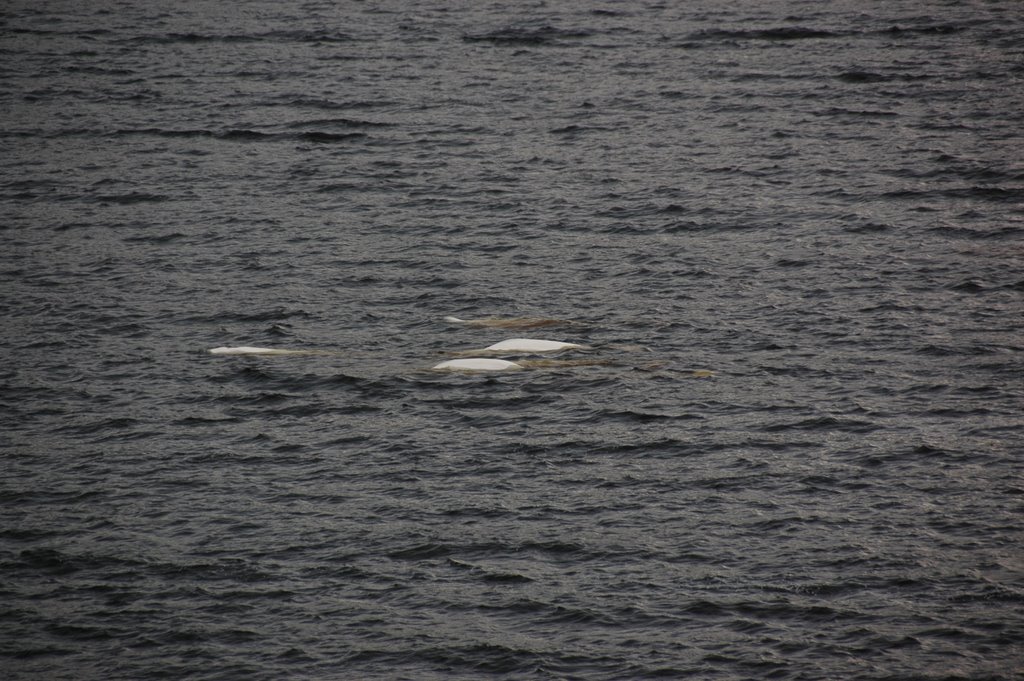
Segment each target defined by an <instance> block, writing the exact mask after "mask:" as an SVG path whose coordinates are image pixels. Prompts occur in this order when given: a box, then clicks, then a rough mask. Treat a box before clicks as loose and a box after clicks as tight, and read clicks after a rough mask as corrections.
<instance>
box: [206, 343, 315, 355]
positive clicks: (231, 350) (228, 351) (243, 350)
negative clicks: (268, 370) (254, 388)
mask: <svg viewBox="0 0 1024 681" xmlns="http://www.w3.org/2000/svg"><path fill="white" fill-rule="evenodd" d="M209 353H210V354H211V355H330V354H334V353H331V352H328V351H326V350H282V349H279V348H259V347H253V346H250V345H238V346H235V347H219V348H210V350H209Z"/></svg>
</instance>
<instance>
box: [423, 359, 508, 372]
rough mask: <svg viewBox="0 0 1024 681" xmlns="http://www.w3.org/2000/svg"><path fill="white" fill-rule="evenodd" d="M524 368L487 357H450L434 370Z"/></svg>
mask: <svg viewBox="0 0 1024 681" xmlns="http://www.w3.org/2000/svg"><path fill="white" fill-rule="evenodd" d="M522 368H523V365H522V364H516V363H515V362H509V361H507V360H504V359H488V358H485V357H473V358H470V359H449V360H447V361H444V362H441V363H440V364H437V365H435V366H434V367H433V369H434V371H516V370H518V369H522Z"/></svg>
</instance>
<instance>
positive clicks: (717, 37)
mask: <svg viewBox="0 0 1024 681" xmlns="http://www.w3.org/2000/svg"><path fill="white" fill-rule="evenodd" d="M841 35H843V34H842V33H836V32H834V31H826V30H823V29H815V28H806V27H803V26H782V27H778V28H763V29H752V30H730V29H724V28H713V29H705V30H702V31H697V32H696V33H691V34H690V36H689V39H690V40H701V41H730V40H809V39H813V38H836V37H839V36H841Z"/></svg>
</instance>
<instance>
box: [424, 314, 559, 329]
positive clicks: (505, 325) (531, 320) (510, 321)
mask: <svg viewBox="0 0 1024 681" xmlns="http://www.w3.org/2000/svg"><path fill="white" fill-rule="evenodd" d="M444 320H445V321H446V322H448V323H449V324H461V325H463V326H472V327H477V328H485V329H539V328H541V327H544V326H558V325H559V324H571V323H572V322H569V321H567V320H565V319H551V318H549V317H506V318H504V319H502V318H498V317H487V318H484V319H459V318H458V317H445V318H444Z"/></svg>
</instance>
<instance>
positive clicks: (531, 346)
mask: <svg viewBox="0 0 1024 681" xmlns="http://www.w3.org/2000/svg"><path fill="white" fill-rule="evenodd" d="M583 349H587V348H586V346H585V345H580V344H579V343H563V342H562V341H553V340H542V339H540V338H509V339H508V340H503V341H501V342H499V343H494V344H493V345H488V346H487V347H486V348H480V349H478V350H462V351H458V352H456V353H454V354H456V355H463V356H465V355H508V354H524V355H533V354H546V353H549V352H561V351H563V350H583Z"/></svg>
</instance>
